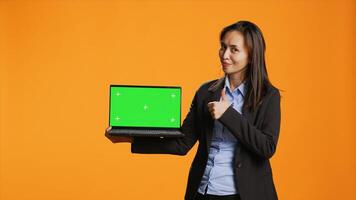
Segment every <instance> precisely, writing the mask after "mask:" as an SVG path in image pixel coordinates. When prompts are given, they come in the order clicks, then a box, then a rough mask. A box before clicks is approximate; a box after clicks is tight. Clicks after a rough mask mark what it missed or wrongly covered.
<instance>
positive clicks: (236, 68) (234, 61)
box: [219, 31, 248, 75]
mask: <svg viewBox="0 0 356 200" xmlns="http://www.w3.org/2000/svg"><path fill="white" fill-rule="evenodd" d="M219 57H220V62H221V65H222V70H223V71H224V72H225V74H227V75H233V74H238V73H239V72H242V71H245V67H246V65H247V64H248V49H247V47H246V46H245V41H244V36H243V35H242V33H241V32H239V31H229V32H227V33H226V34H225V36H224V38H223V39H222V41H221V47H220V50H219Z"/></svg>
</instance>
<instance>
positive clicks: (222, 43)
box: [220, 42, 240, 48]
mask: <svg viewBox="0 0 356 200" xmlns="http://www.w3.org/2000/svg"><path fill="white" fill-rule="evenodd" d="M220 44H221V45H223V46H227V45H226V44H225V43H224V42H220ZM229 46H230V47H237V48H240V47H239V46H238V45H235V44H232V45H229Z"/></svg>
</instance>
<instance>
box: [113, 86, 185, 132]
mask: <svg viewBox="0 0 356 200" xmlns="http://www.w3.org/2000/svg"><path fill="white" fill-rule="evenodd" d="M181 96H182V93H181V87H169V86H164V87H163V86H138V85H110V108H109V110H110V111H109V125H110V126H112V127H113V128H120V127H123V128H130V127H131V128H148V129H153V128H164V129H178V128H180V125H181V124H180V121H181Z"/></svg>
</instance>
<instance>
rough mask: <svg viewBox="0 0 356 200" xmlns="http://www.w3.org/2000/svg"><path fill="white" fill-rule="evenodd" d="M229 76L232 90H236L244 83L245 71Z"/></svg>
mask: <svg viewBox="0 0 356 200" xmlns="http://www.w3.org/2000/svg"><path fill="white" fill-rule="evenodd" d="M227 76H228V77H229V82H230V88H231V90H234V89H235V88H237V87H239V85H240V84H241V83H242V82H243V81H244V79H245V71H244V70H243V71H239V72H237V73H234V74H228V75H227Z"/></svg>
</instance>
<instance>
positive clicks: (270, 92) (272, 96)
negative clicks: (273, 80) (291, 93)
mask: <svg viewBox="0 0 356 200" xmlns="http://www.w3.org/2000/svg"><path fill="white" fill-rule="evenodd" d="M280 98H281V95H280V92H279V89H278V88H276V87H275V86H273V85H271V84H268V85H267V86H266V90H265V95H264V98H263V102H264V103H265V104H270V103H278V104H279V102H280Z"/></svg>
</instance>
